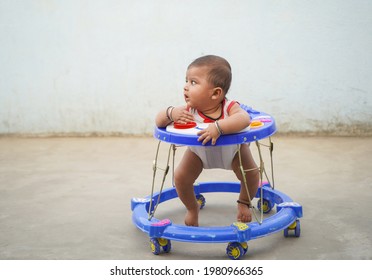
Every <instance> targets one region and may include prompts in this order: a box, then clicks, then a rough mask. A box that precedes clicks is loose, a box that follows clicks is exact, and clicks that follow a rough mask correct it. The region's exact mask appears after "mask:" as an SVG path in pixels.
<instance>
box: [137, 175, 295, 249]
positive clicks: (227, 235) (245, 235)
mask: <svg viewBox="0 0 372 280" xmlns="http://www.w3.org/2000/svg"><path fill="white" fill-rule="evenodd" d="M262 190H263V194H264V197H265V198H267V199H270V200H271V201H273V202H274V203H275V204H277V212H276V213H275V214H273V215H272V216H270V217H268V218H266V219H264V220H263V222H262V224H259V223H258V222H251V223H248V224H246V225H247V227H246V228H245V229H241V228H239V227H238V226H237V225H236V224H234V223H233V224H232V225H229V226H223V227H190V226H184V225H178V224H173V223H172V222H171V221H169V220H167V221H165V222H164V221H160V220H158V219H156V218H155V217H152V218H151V219H150V220H149V219H148V210H149V207H150V204H151V203H150V202H151V201H150V200H151V197H149V196H147V197H145V198H143V199H138V198H133V199H132V201H131V208H132V212H133V214H132V221H133V223H134V224H135V225H136V226H137V227H138V228H139V229H141V230H142V231H143V232H146V233H147V234H148V235H149V237H150V238H153V237H156V238H166V239H169V240H176V241H183V242H195V243H221V242H233V241H237V242H244V241H249V240H251V239H256V238H259V237H263V236H266V235H269V234H272V233H275V232H278V231H281V230H283V229H285V228H287V227H289V226H290V225H291V224H293V223H294V222H295V221H296V220H297V219H298V218H301V217H302V206H301V205H299V204H298V203H296V202H293V201H292V199H291V198H290V197H289V196H287V195H286V194H284V193H282V192H279V191H277V190H273V189H272V188H271V187H270V186H269V185H264V186H262ZM209 192H232V193H239V192H240V183H238V182H206V183H200V184H198V185H195V193H196V194H201V193H209ZM159 195H160V194H159V193H156V194H155V195H154V196H153V203H152V204H155V202H156V201H157V200H158V197H159ZM259 196H260V190H259V191H258V192H257V196H256V197H259ZM176 197H177V192H176V189H175V188H169V189H167V190H164V191H163V192H162V193H161V195H160V201H159V203H163V202H165V201H167V200H170V199H173V198H176Z"/></svg>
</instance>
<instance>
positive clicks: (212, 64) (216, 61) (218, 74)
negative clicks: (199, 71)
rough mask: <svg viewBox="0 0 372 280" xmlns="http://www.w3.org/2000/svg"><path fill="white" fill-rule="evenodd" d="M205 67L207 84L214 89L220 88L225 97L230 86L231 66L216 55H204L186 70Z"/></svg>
mask: <svg viewBox="0 0 372 280" xmlns="http://www.w3.org/2000/svg"><path fill="white" fill-rule="evenodd" d="M192 67H205V68H206V69H207V71H208V75H207V76H208V82H210V83H211V84H212V85H213V86H214V87H220V88H221V89H222V90H223V94H224V95H226V94H227V92H228V91H229V88H230V85H231V79H232V74H231V66H230V64H229V62H228V61H227V60H226V59H224V58H222V57H220V56H216V55H206V56H202V57H199V58H197V59H195V60H194V61H193V62H191V64H190V65H189V67H187V69H190V68H192Z"/></svg>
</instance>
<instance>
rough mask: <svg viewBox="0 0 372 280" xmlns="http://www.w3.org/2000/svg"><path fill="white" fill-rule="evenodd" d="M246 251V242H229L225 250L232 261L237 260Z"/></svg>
mask: <svg viewBox="0 0 372 280" xmlns="http://www.w3.org/2000/svg"><path fill="white" fill-rule="evenodd" d="M247 251H248V245H247V242H242V243H239V242H230V243H229V244H228V245H227V248H226V254H227V256H228V257H229V258H230V259H232V260H239V259H240V258H241V257H243V256H244V255H245V254H246V253H247Z"/></svg>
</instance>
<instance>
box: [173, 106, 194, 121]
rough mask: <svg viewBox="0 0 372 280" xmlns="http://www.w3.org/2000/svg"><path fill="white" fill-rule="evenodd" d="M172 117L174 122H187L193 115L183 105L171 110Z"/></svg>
mask: <svg viewBox="0 0 372 280" xmlns="http://www.w3.org/2000/svg"><path fill="white" fill-rule="evenodd" d="M172 118H173V121H174V122H178V123H188V122H192V121H194V116H193V114H191V113H190V112H189V111H187V110H186V109H185V107H175V108H174V109H173V111H172Z"/></svg>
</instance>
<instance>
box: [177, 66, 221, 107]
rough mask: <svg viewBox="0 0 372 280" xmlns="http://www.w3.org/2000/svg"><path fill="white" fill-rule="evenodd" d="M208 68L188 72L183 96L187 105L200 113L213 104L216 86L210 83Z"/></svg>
mask: <svg viewBox="0 0 372 280" xmlns="http://www.w3.org/2000/svg"><path fill="white" fill-rule="evenodd" d="M207 75H208V68H207V67H191V68H189V69H188V70H187V72H186V84H185V86H184V88H183V94H184V97H185V101H186V104H187V105H188V106H189V107H191V108H195V109H197V110H199V111H203V108H206V107H208V105H209V103H210V102H211V96H212V94H213V89H214V86H213V85H212V84H211V83H210V82H208V79H207V78H208V76H207Z"/></svg>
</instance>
